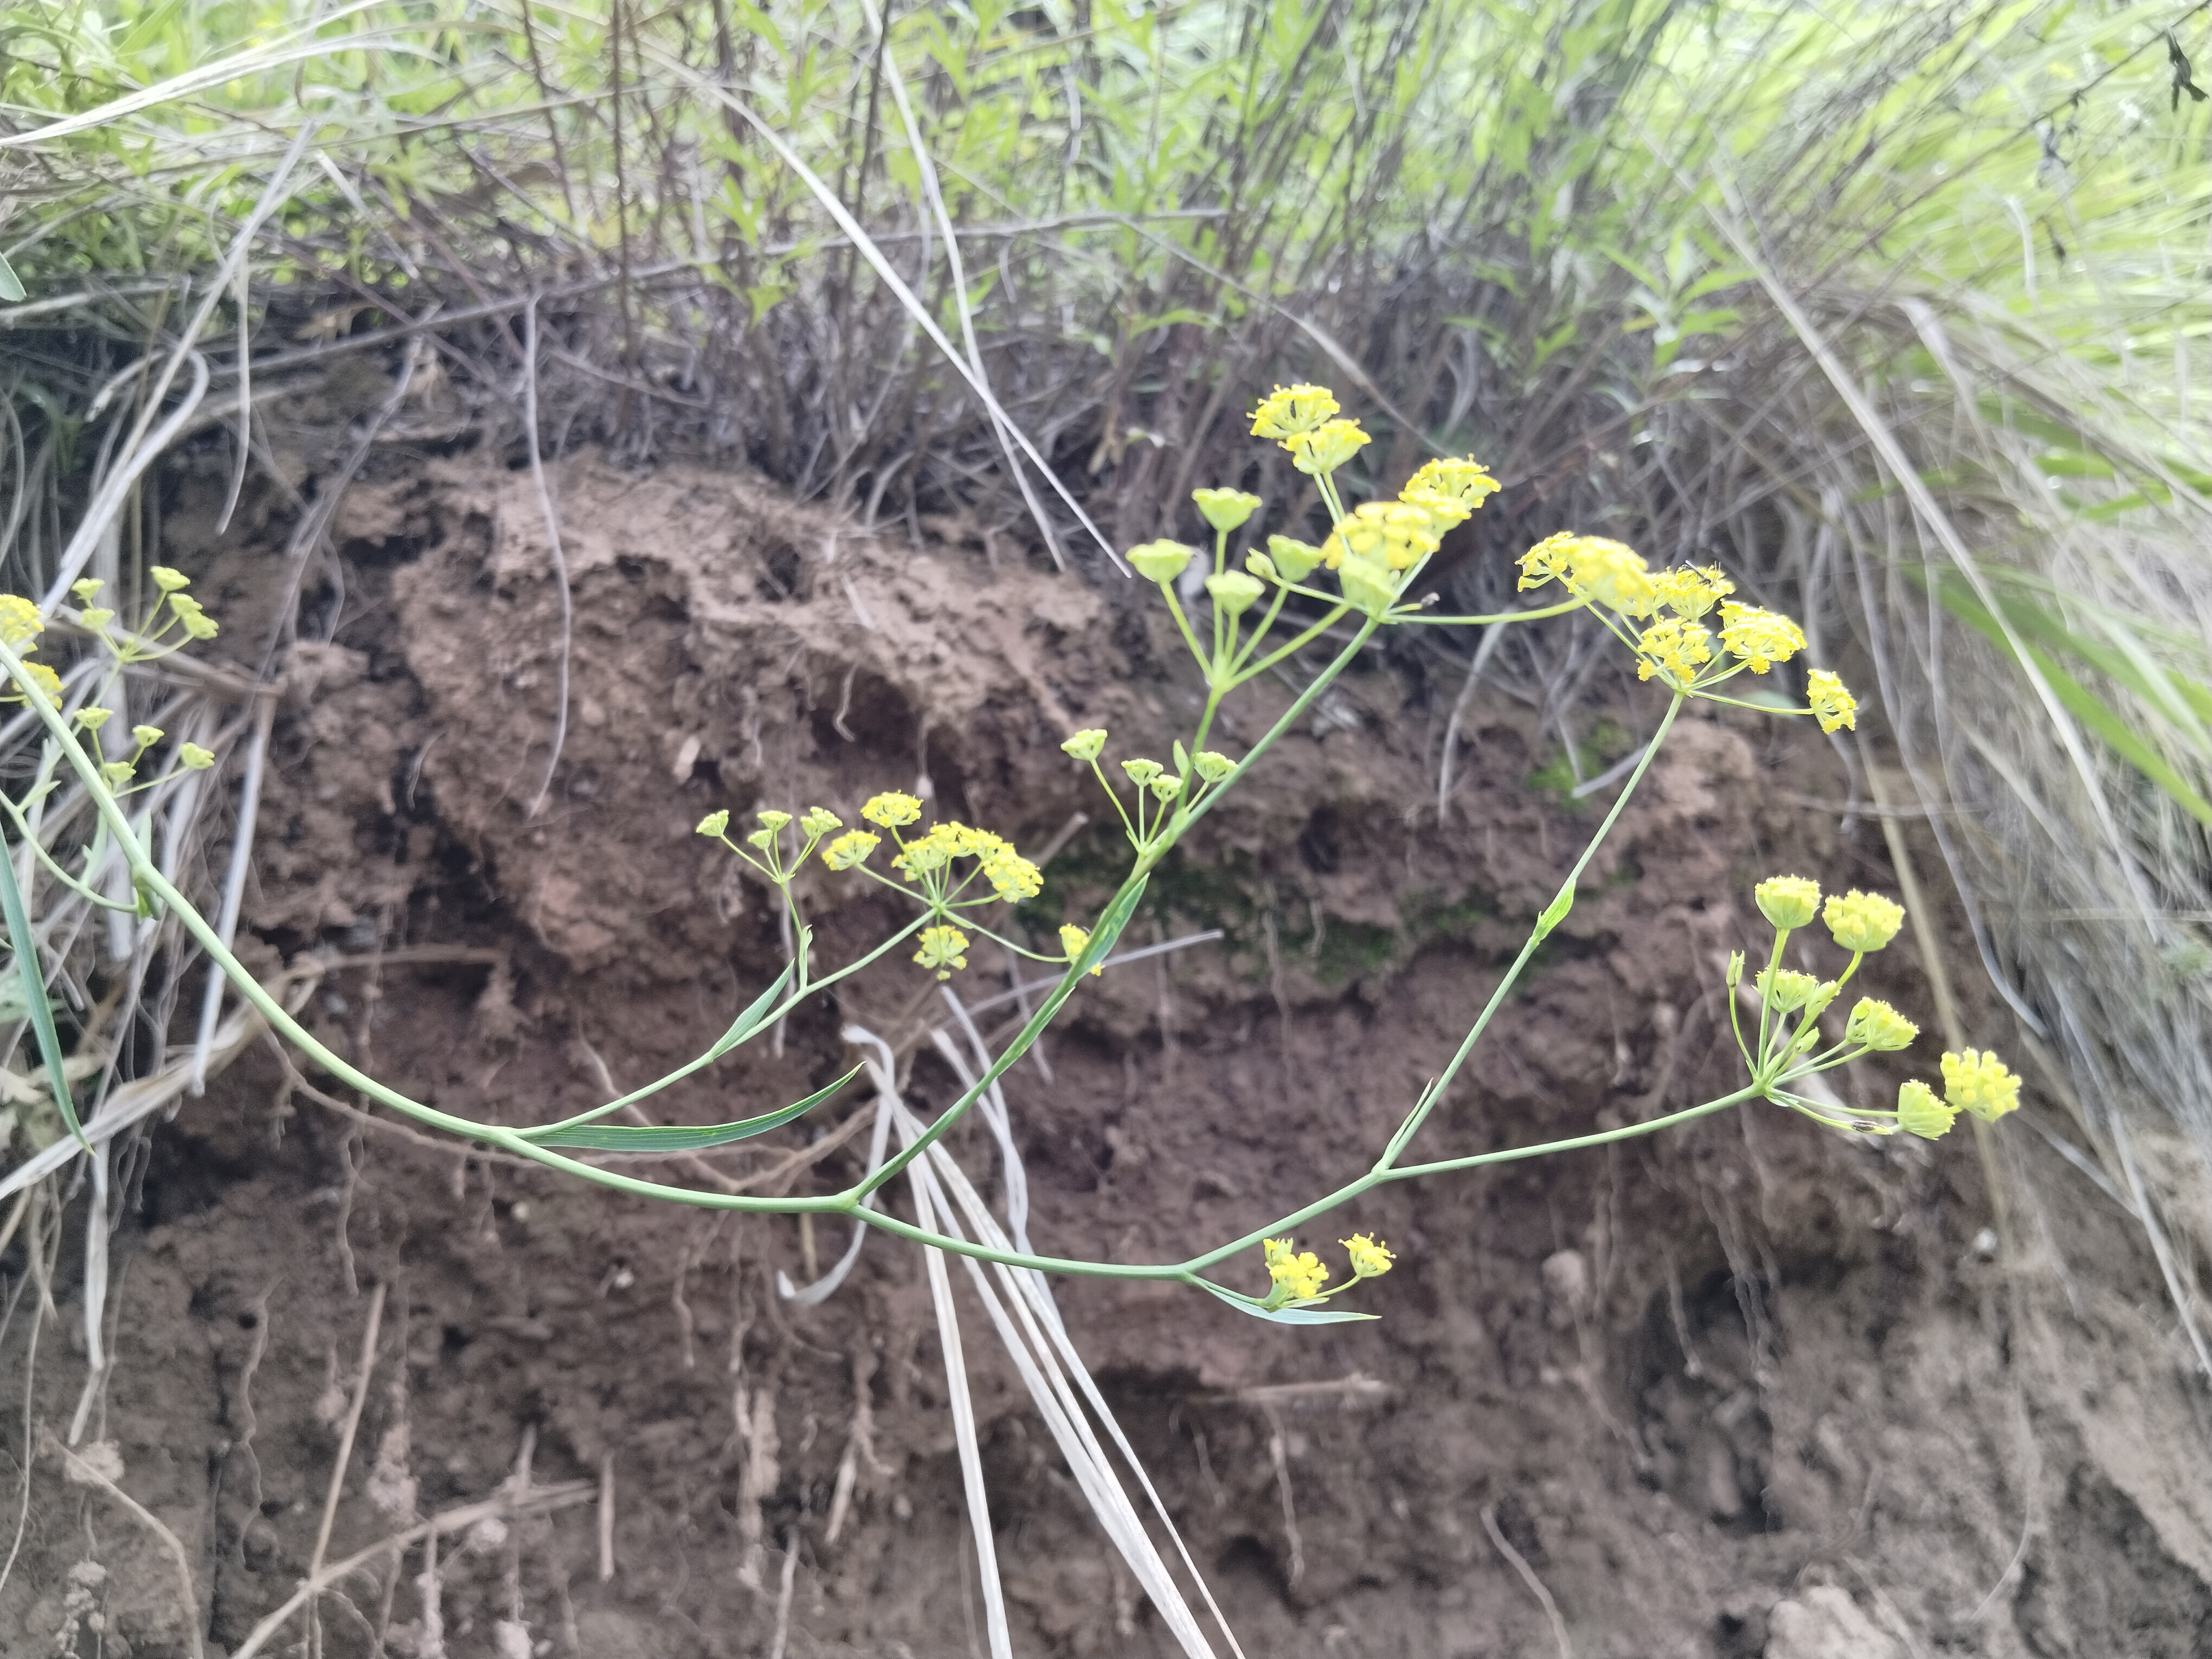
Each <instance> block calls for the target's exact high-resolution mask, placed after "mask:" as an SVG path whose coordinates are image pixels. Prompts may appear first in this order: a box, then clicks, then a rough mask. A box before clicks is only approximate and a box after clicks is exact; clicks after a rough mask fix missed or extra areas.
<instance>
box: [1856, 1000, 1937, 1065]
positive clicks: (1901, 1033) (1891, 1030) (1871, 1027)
mask: <svg viewBox="0 0 2212 1659" xmlns="http://www.w3.org/2000/svg"><path fill="white" fill-rule="evenodd" d="M1919 1035H1920V1028H1919V1027H1918V1026H1917V1025H1915V1024H1913V1023H1912V1022H1911V1020H1909V1019H1907V1018H1905V1016H1904V1015H1903V1014H1900V1013H1899V1012H1897V1010H1896V1009H1894V1008H1893V1007H1891V1006H1889V1005H1888V1004H1887V1003H1886V1002H1881V1001H1878V1000H1876V999H1875V998H1873V997H1861V998H1860V999H1859V1000H1858V1001H1857V1003H1855V1004H1853V1005H1852V1007H1851V1017H1850V1020H1849V1021H1848V1022H1847V1023H1846V1024H1844V1041H1845V1042H1857V1043H1859V1044H1862V1045H1863V1046H1864V1047H1866V1048H1872V1049H1874V1050H1875V1052H1876V1053H1878V1054H1880V1053H1895V1052H1896V1051H1897V1050H1898V1049H1899V1048H1911V1046H1912V1042H1913V1039H1914V1038H1916V1037H1917V1036H1919Z"/></svg>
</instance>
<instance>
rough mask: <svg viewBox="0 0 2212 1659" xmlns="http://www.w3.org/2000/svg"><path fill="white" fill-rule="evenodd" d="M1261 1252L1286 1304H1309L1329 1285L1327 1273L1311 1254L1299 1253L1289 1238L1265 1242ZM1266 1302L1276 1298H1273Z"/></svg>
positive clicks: (1303, 1251) (1317, 1257)
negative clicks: (1288, 1302) (1322, 1288)
mask: <svg viewBox="0 0 2212 1659" xmlns="http://www.w3.org/2000/svg"><path fill="white" fill-rule="evenodd" d="M1260 1248H1261V1253H1262V1254H1263V1255H1265V1256H1266V1258H1267V1277H1268V1279H1271V1280H1272V1281H1273V1283H1274V1285H1275V1287H1276V1291H1277V1292H1278V1293H1279V1294H1281V1295H1282V1297H1283V1299H1284V1300H1285V1301H1291V1302H1309V1301H1311V1300H1312V1299H1313V1298H1314V1297H1317V1296H1319V1295H1320V1294H1321V1287H1322V1285H1324V1284H1326V1283H1328V1268H1327V1267H1323V1266H1322V1260H1321V1258H1320V1257H1319V1256H1317V1255H1315V1254H1314V1253H1313V1252H1312V1251H1311V1250H1300V1249H1297V1247H1296V1244H1295V1242H1294V1241H1292V1240H1291V1239H1287V1238H1269V1239H1263V1240H1262V1241H1261V1246H1260ZM1267 1299H1268V1300H1269V1301H1270V1302H1273V1301H1275V1299H1276V1298H1275V1297H1274V1296H1273V1295H1271V1296H1269V1297H1268V1298H1267Z"/></svg>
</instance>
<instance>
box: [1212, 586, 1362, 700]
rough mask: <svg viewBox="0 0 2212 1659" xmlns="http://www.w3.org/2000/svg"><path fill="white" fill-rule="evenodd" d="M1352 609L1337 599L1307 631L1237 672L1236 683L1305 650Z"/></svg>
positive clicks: (1239, 683)
mask: <svg viewBox="0 0 2212 1659" xmlns="http://www.w3.org/2000/svg"><path fill="white" fill-rule="evenodd" d="M1351 610H1352V607H1351V606H1350V605H1346V604H1345V603H1344V602H1343V601H1342V600H1338V601H1336V608H1335V609H1334V610H1333V611H1330V612H1329V613H1328V615H1327V616H1325V617H1322V619H1321V620H1320V621H1319V622H1317V623H1314V625H1313V626H1312V627H1310V628H1309V629H1306V630H1305V632H1304V633H1303V634H1300V635H1298V636H1297V638H1296V639H1294V640H1292V641H1291V642H1290V643H1289V644H1288V645H1285V646H1283V647H1279V649H1277V650H1273V651H1270V652H1269V653H1267V655H1266V656H1265V657H1262V658H1261V659H1260V660H1259V661H1258V662H1255V663H1253V664H1252V665H1250V666H1249V667H1246V668H1242V669H1239V670H1238V671H1237V677H1236V679H1235V681H1234V684H1237V685H1243V684H1245V683H1246V682H1247V681H1249V680H1255V679H1257V678H1259V677H1260V676H1261V675H1262V674H1264V673H1266V672H1267V671H1268V670H1269V669H1270V668H1273V666H1274V665H1276V664H1277V663H1279V662H1281V661H1282V660H1283V659H1285V658H1286V657H1291V656H1295V655H1296V654H1297V653H1299V652H1301V651H1303V650H1304V649H1305V648H1306V647H1308V646H1309V645H1310V644H1312V643H1313V642H1314V641H1316V639H1319V638H1320V637H1321V636H1322V635H1323V634H1325V633H1327V632H1328V630H1329V629H1332V628H1334V627H1335V626H1336V625H1337V623H1340V622H1342V621H1343V620H1344V618H1345V617H1346V614H1348V613H1349V612H1350V611H1351ZM1255 643H1256V641H1255Z"/></svg>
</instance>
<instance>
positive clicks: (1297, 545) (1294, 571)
mask: <svg viewBox="0 0 2212 1659" xmlns="http://www.w3.org/2000/svg"><path fill="white" fill-rule="evenodd" d="M1267 559H1268V562H1270V563H1271V564H1273V566H1274V567H1275V568H1276V569H1277V570H1279V571H1280V572H1281V573H1282V577H1283V580H1285V581H1291V582H1302V581H1304V580H1305V579H1306V578H1307V577H1308V576H1310V575H1311V574H1313V568H1314V567H1315V566H1316V565H1317V564H1319V563H1320V562H1322V550H1321V549H1319V548H1318V547H1316V546H1314V545H1312V544H1310V543H1308V542H1302V541H1299V540H1298V539H1297V538H1295V537H1292V536H1270V537H1268V538H1267ZM1330 568H1332V569H1334V568H1335V567H1334V566H1331V567H1330Z"/></svg>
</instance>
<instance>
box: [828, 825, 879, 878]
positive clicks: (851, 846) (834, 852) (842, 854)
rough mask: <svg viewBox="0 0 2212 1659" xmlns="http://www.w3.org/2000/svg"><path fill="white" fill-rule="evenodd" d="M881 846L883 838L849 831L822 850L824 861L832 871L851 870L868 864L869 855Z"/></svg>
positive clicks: (862, 832)
mask: <svg viewBox="0 0 2212 1659" xmlns="http://www.w3.org/2000/svg"><path fill="white" fill-rule="evenodd" d="M881 844H882V837H881V836H872V835H870V834H869V833H868V832H867V831H866V830H865V829H848V830H847V831H846V832H845V833H844V834H843V835H842V836H838V837H837V839H836V840H835V841H833V842H830V843H829V845H828V846H827V847H825V848H823V849H822V861H823V863H824V864H826V865H828V866H829V867H830V868H831V869H832V870H849V869H851V868H852V867H853V866H854V865H856V864H865V863H866V862H867V860H868V854H871V853H872V852H874V851H875V850H876V848H878V846H880V845H881Z"/></svg>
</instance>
